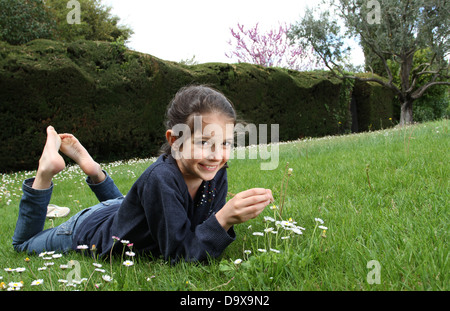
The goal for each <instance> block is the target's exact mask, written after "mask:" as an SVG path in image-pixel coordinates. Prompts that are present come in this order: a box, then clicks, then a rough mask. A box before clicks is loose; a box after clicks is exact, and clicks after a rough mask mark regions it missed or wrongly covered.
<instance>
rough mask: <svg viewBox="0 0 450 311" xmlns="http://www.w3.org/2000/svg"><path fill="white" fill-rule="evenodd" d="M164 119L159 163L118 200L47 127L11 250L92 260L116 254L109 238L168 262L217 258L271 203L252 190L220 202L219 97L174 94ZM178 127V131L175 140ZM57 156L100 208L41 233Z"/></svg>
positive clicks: (71, 145) (224, 152)
mask: <svg viewBox="0 0 450 311" xmlns="http://www.w3.org/2000/svg"><path fill="white" fill-rule="evenodd" d="M167 119H168V120H167V124H166V126H167V131H166V139H167V144H166V145H165V146H164V147H163V152H164V154H163V155H161V156H160V157H159V158H158V160H157V161H156V162H155V163H153V164H152V165H150V166H149V167H148V168H147V170H146V171H145V172H144V173H143V174H142V175H141V176H140V177H139V178H138V180H137V181H136V182H135V183H134V185H133V186H132V187H131V189H130V191H129V192H128V193H127V195H126V197H124V196H123V195H122V194H121V193H120V191H119V189H118V188H117V187H116V186H115V184H114V182H113V180H112V179H111V177H110V176H109V175H108V173H107V172H105V171H103V170H102V169H101V168H100V165H99V164H98V163H96V162H95V161H94V160H93V159H92V157H91V156H90V155H89V153H88V152H87V151H86V149H85V148H84V147H83V146H82V145H81V144H80V142H79V141H78V140H77V139H76V138H75V137H74V136H73V135H71V134H57V132H56V131H55V129H54V128H53V127H51V126H50V127H48V128H47V141H46V144H45V147H44V150H43V152H42V156H41V158H40V160H39V167H38V170H37V173H36V177H35V178H32V179H27V180H25V181H24V184H23V196H22V200H21V202H20V208H19V217H18V220H17V225H16V229H15V232H14V236H13V246H14V248H15V250H16V251H26V252H29V253H32V252H36V253H39V252H42V251H52V250H54V251H62V252H66V251H69V250H71V249H74V250H76V249H77V246H78V245H88V246H89V248H91V247H92V245H95V246H96V249H97V254H100V255H105V254H106V255H107V254H109V253H110V251H111V248H112V247H113V245H115V246H117V245H121V243H116V244H114V243H113V242H114V240H113V238H112V237H113V236H115V237H120V238H121V239H123V240H129V241H130V243H133V250H136V251H138V252H148V253H151V254H152V255H154V256H155V257H159V256H163V258H164V259H165V260H170V261H171V262H176V261H178V260H180V259H184V260H186V261H202V260H205V259H206V258H208V256H211V257H217V256H219V255H220V254H221V253H222V252H223V251H224V250H225V248H226V247H227V246H228V245H229V244H230V243H231V242H233V241H234V240H235V238H236V236H235V233H234V230H233V225H235V224H239V223H242V222H245V221H247V220H249V219H252V218H255V217H257V216H258V215H259V214H260V213H261V212H262V211H263V210H264V208H265V207H266V206H267V205H268V204H269V203H270V202H271V201H273V197H272V193H271V191H270V190H268V189H263V188H254V189H250V190H246V191H243V192H241V193H239V194H237V195H236V196H234V197H233V198H232V199H231V200H229V201H228V202H226V195H227V188H228V183H227V171H226V168H227V165H226V164H227V161H228V159H229V156H230V148H231V147H230V146H231V144H232V142H233V136H234V133H233V126H234V125H235V123H236V114H235V111H234V108H233V107H232V105H231V103H230V102H229V101H228V100H227V99H226V97H225V96H224V95H222V94H221V93H219V92H217V91H215V90H213V89H211V88H209V87H205V86H190V87H186V88H183V89H181V90H180V91H179V92H178V93H177V94H176V95H175V97H174V99H173V100H172V102H171V103H170V105H169V108H168V111H167ZM179 125H183V126H184V127H182V128H184V129H185V130H184V131H182V132H181V131H179V130H174V129H176V128H177V127H178V128H179ZM194 125H197V126H194ZM186 129H187V130H186ZM58 151H61V152H62V153H64V154H66V155H67V156H68V157H70V158H71V159H73V160H74V161H75V162H76V163H77V164H78V165H79V166H80V168H81V169H82V170H83V171H84V173H85V174H86V175H87V176H88V177H87V179H86V182H87V184H88V185H89V187H90V188H91V189H92V191H93V192H94V194H95V195H96V196H97V198H98V200H99V201H100V203H99V204H97V205H95V206H93V207H91V208H88V209H85V210H83V211H81V212H79V213H77V214H76V215H74V216H73V217H71V218H70V219H69V220H68V221H67V222H65V223H63V224H61V225H60V226H58V227H56V228H52V229H48V230H45V231H42V230H43V228H44V223H45V218H46V213H47V206H48V204H49V202H50V198H51V194H52V190H53V183H52V178H53V176H55V175H56V174H58V173H59V172H60V171H62V170H63V169H64V168H65V163H64V160H63V158H62V157H61V155H60V154H59V152H58ZM112 251H113V252H121V251H122V250H121V249H119V248H118V247H114V249H113V250H112Z"/></svg>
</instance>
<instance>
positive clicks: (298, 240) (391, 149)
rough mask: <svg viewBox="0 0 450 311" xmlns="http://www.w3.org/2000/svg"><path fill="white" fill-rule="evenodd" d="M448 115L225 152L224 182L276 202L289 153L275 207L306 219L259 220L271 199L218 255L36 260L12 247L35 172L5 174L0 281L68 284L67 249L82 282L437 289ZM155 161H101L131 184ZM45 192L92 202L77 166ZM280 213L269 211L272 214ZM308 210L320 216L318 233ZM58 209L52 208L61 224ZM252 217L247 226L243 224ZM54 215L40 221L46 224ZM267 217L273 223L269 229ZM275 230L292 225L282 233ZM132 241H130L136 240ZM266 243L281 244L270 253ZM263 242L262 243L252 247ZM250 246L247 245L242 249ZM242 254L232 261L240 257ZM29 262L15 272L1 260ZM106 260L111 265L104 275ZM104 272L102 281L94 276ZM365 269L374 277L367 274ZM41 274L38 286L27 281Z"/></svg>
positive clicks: (126, 286)
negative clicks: (273, 148) (264, 166)
mask: <svg viewBox="0 0 450 311" xmlns="http://www.w3.org/2000/svg"><path fill="white" fill-rule="evenodd" d="M449 142H450V140H449V123H448V120H442V121H437V122H431V123H425V124H418V125H414V126H408V127H404V128H394V129H389V130H383V131H378V132H371V133H362V134H354V135H346V136H339V137H325V138H321V139H311V140H303V141H295V142H291V143H286V144H281V145H280V165H279V167H278V169H276V170H273V171H261V170H260V162H259V161H258V160H232V161H230V168H229V172H228V173H229V174H228V176H229V191H230V192H231V193H238V192H240V191H243V190H246V189H248V188H252V187H266V188H270V189H272V190H273V193H274V197H275V199H276V204H277V205H280V202H281V197H280V187H281V182H282V179H283V175H284V170H285V166H286V163H287V162H289V165H288V166H289V167H290V168H292V169H293V175H292V176H291V177H290V179H289V186H288V189H287V193H286V196H285V200H284V202H285V203H284V207H283V214H282V218H283V219H285V220H288V219H289V218H291V219H292V220H293V221H296V222H297V225H298V226H301V227H303V228H305V230H302V231H303V234H301V235H298V234H295V233H294V232H292V231H286V230H284V229H282V228H281V227H278V228H277V227H276V226H275V224H274V223H272V222H270V221H269V222H264V218H263V217H264V216H271V217H274V211H273V210H270V209H269V208H267V209H266V210H265V211H264V212H263V214H262V215H261V216H259V217H258V218H256V219H254V220H251V221H249V222H248V223H245V224H241V225H237V226H235V230H236V233H237V239H236V241H235V242H234V243H233V244H232V245H230V246H229V247H228V249H227V250H226V251H225V252H224V254H223V255H222V257H221V258H218V259H215V260H211V262H210V263H209V264H195V263H179V264H177V265H175V266H170V265H169V264H168V263H166V262H164V261H163V260H161V259H155V260H152V259H150V258H147V257H143V256H141V257H139V258H134V259H133V260H134V262H135V264H134V265H133V266H131V267H125V266H123V265H122V262H123V260H125V259H126V258H125V257H127V256H124V258H123V259H122V258H114V259H113V261H112V265H111V264H110V261H109V259H108V260H106V261H105V260H99V262H100V263H101V264H102V265H103V266H102V269H105V270H106V271H105V272H104V273H101V272H95V271H94V269H95V267H94V266H93V265H92V263H93V262H94V260H93V259H91V258H86V257H84V256H83V255H81V254H76V253H68V254H65V255H63V257H61V258H56V259H53V260H51V261H52V262H54V265H53V266H49V267H48V268H47V270H44V271H38V268H39V267H42V266H43V262H44V260H43V259H42V258H40V257H38V256H30V261H29V262H25V258H27V256H26V254H18V253H16V252H14V250H13V249H12V246H11V236H12V234H13V231H14V226H15V222H16V217H17V213H18V204H19V199H20V196H21V190H20V185H21V183H22V180H23V179H24V178H26V177H31V176H33V175H34V172H20V173H16V174H7V175H1V178H2V183H1V188H0V223H1V233H0V234H1V235H0V252H1V257H0V268H1V269H0V277H3V279H2V280H0V282H4V283H5V284H6V285H7V284H8V283H9V282H19V281H23V283H24V286H23V288H22V290H73V289H74V288H73V287H67V285H65V284H63V283H59V282H58V280H59V279H67V277H68V275H69V274H70V273H72V276H73V274H74V272H73V271H75V270H74V269H73V268H69V269H66V270H62V269H60V267H59V266H60V265H61V264H67V263H68V262H69V261H70V260H76V261H77V262H79V263H80V267H81V277H82V278H86V279H88V280H86V281H84V282H83V283H82V284H81V285H78V286H77V288H75V289H78V290H84V289H87V290H97V287H95V284H102V285H100V286H99V289H98V290H439V291H447V290H449V289H450V287H449V281H448V274H449V273H448V272H449V266H448V259H449V253H448V242H449V239H448V224H449V208H448V207H449V204H448V202H449V165H448V163H449V153H448V150H449V149H450V148H449ZM150 163H151V160H141V161H132V162H123V163H121V162H118V163H111V164H107V165H105V166H104V167H105V168H106V170H108V172H110V174H111V175H112V176H113V178H114V179H115V181H116V183H117V185H118V187H119V189H120V190H121V191H122V192H123V193H126V192H127V191H128V189H129V188H130V187H131V185H132V183H133V182H134V180H135V179H136V178H137V177H138V176H139V175H140V174H141V172H143V171H144V170H145V168H146V167H147V166H148V165H149V164H150ZM55 184H56V185H55V191H54V194H53V197H52V203H55V204H58V205H62V206H68V207H70V208H71V209H72V213H71V215H73V214H74V213H75V212H76V211H78V210H80V209H82V208H86V207H89V206H91V205H93V204H95V203H96V199H95V197H94V195H93V194H92V193H91V192H90V190H89V189H88V187H87V186H85V185H84V177H83V175H82V174H81V173H80V171H79V169H77V167H72V168H71V169H69V170H66V171H64V172H63V173H61V174H59V175H58V177H57V178H56V179H55ZM275 216H276V215H275ZM315 218H321V219H323V220H324V222H325V223H324V224H323V225H324V226H326V227H328V230H326V232H325V235H326V237H323V236H322V234H324V232H323V231H322V230H321V229H319V228H318V227H317V226H318V223H317V222H316V221H315ZM62 221H64V219H62V220H61V219H58V220H56V221H55V223H54V224H53V225H55V226H56V225H58V224H59V223H61V222H62ZM250 225H251V227H250V228H248V227H249V226H250ZM51 226H52V223H51V222H50V221H49V222H48V224H47V227H51ZM270 227H272V228H274V230H276V231H278V233H277V234H272V233H264V236H254V235H253V232H264V229H266V228H270ZM281 236H290V238H289V239H285V240H282V239H281ZM131 242H132V241H131ZM270 248H273V249H276V250H278V251H280V253H275V252H273V251H270ZM258 249H266V250H267V252H266V253H262V252H260V251H258ZM244 250H251V252H252V253H251V254H249V255H248V254H244ZM238 258H240V259H243V262H242V263H240V264H238V265H236V264H234V263H233V262H234V261H235V260H236V259H238ZM371 260H376V261H378V263H379V265H380V267H381V270H380V271H379V276H380V284H377V283H373V282H370V283H373V284H370V283H369V282H368V281H370V280H371V277H370V274H369V273H373V272H374V271H375V270H374V268H373V267H372V266H369V267H368V262H369V261H371ZM18 267H24V268H26V270H25V271H24V272H22V273H19V272H6V271H5V270H4V269H5V268H18ZM111 271H112V274H111ZM104 274H107V275H111V276H112V277H113V278H114V280H113V281H112V282H110V283H107V282H105V281H103V280H102V278H101V276H102V275H104ZM368 274H369V280H368ZM36 279H43V280H44V283H43V284H42V285H39V286H30V284H31V282H32V281H33V280H36Z"/></svg>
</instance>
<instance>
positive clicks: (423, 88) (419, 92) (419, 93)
mask: <svg viewBox="0 0 450 311" xmlns="http://www.w3.org/2000/svg"><path fill="white" fill-rule="evenodd" d="M433 85H450V82H448V81H434V82H430V83H427V84H425V85H423V86H421V87H419V88H418V89H417V90H416V91H415V92H414V93H412V94H411V98H412V99H417V98H420V97H421V96H422V95H423V93H425V91H426V90H427V89H428V88H429V87H431V86H433Z"/></svg>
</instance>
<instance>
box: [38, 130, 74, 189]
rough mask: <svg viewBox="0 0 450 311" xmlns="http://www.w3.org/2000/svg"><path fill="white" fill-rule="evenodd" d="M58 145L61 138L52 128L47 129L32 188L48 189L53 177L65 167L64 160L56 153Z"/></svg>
mask: <svg viewBox="0 0 450 311" xmlns="http://www.w3.org/2000/svg"><path fill="white" fill-rule="evenodd" d="M60 145H61V138H60V137H59V135H58V133H56V131H55V129H54V128H53V126H49V127H47V141H46V143H45V147H44V150H43V151H42V155H41V158H40V159H39V167H38V170H37V173H36V178H35V179H34V182H33V185H32V188H34V189H40V190H43V189H48V188H50V186H51V184H52V178H53V176H55V175H56V174H58V173H59V172H61V171H62V170H63V169H64V168H65V167H66V164H65V163H64V159H63V158H62V157H61V155H60V154H59V153H58V150H59V147H60Z"/></svg>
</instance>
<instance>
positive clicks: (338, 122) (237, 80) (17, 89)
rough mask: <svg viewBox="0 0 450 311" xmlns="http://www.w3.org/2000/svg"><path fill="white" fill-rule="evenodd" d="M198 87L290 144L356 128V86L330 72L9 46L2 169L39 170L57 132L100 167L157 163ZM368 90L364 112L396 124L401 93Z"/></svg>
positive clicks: (90, 45) (1, 91) (110, 48)
mask: <svg viewBox="0 0 450 311" xmlns="http://www.w3.org/2000/svg"><path fill="white" fill-rule="evenodd" d="M195 83H208V84H210V85H211V86H213V87H215V88H217V89H219V90H221V91H222V92H223V93H224V94H225V95H226V96H228V97H229V98H230V100H231V101H232V102H233V103H234V105H235V106H236V109H237V111H238V113H239V115H240V116H241V117H242V118H243V119H244V120H245V121H247V122H249V123H255V124H272V123H276V124H280V140H293V139H298V138H301V137H315V136H323V135H333V134H338V133H344V132H349V131H350V129H351V120H352V116H351V113H350V100H351V96H352V91H353V85H352V84H346V83H344V84H343V83H342V81H340V80H338V79H336V78H334V77H332V76H331V74H330V73H328V72H296V71H289V70H285V69H278V68H263V67H261V66H256V65H250V64H236V65H230V64H222V63H209V64H201V65H196V66H184V65H180V64H177V63H173V62H167V61H163V60H160V59H158V58H156V57H153V56H150V55H147V54H141V53H137V52H134V51H129V50H127V49H125V48H124V47H123V46H121V45H119V44H115V43H103V42H92V41H80V42H74V43H67V44H63V43H60V42H54V41H49V40H35V41H32V42H30V43H28V44H27V45H24V46H10V45H8V44H6V43H2V42H0V136H1V140H0V150H1V153H0V171H2V172H5V171H15V170H24V169H36V167H37V163H38V159H39V156H40V153H41V150H42V147H43V144H44V142H45V128H46V127H47V126H48V125H53V126H54V127H55V128H56V130H57V131H58V132H69V133H73V134H74V135H76V136H77V137H78V138H79V139H80V141H81V142H82V143H83V144H84V145H85V146H86V148H87V149H88V150H89V151H90V152H91V154H92V155H93V156H94V157H95V158H96V159H97V160H98V161H112V160H117V159H125V158H131V157H148V156H154V155H156V154H157V152H158V150H159V148H160V146H161V144H162V143H163V139H164V126H163V121H164V114H165V109H166V107H167V104H168V103H169V101H170V99H171V98H172V97H173V96H174V94H175V93H176V91H177V90H178V89H179V88H180V87H182V86H185V85H188V84H195ZM362 85H363V86H359V85H358V84H356V87H355V90H356V89H358V90H360V91H358V92H359V93H361V94H363V95H359V97H360V98H361V100H360V101H358V109H359V111H361V114H366V113H369V112H370V120H376V121H378V120H379V119H382V120H384V119H388V118H389V117H391V116H392V115H391V114H392V96H391V94H390V93H389V92H386V90H384V89H383V88H377V87H376V86H372V85H370V84H362ZM359 93H358V94H359ZM354 94H355V93H354V92H353V95H354ZM367 99H368V100H367ZM380 102H381V103H382V105H383V107H385V108H383V109H381V106H379V104H380ZM361 118H362V119H361V124H365V123H364V122H365V121H363V117H362V116H361ZM368 122H372V123H371V124H373V126H375V125H376V124H375V123H376V122H374V121H367V122H366V123H368ZM364 126H365V127H366V128H367V126H366V125H364ZM364 126H363V127H361V125H360V127H359V128H360V129H364Z"/></svg>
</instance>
